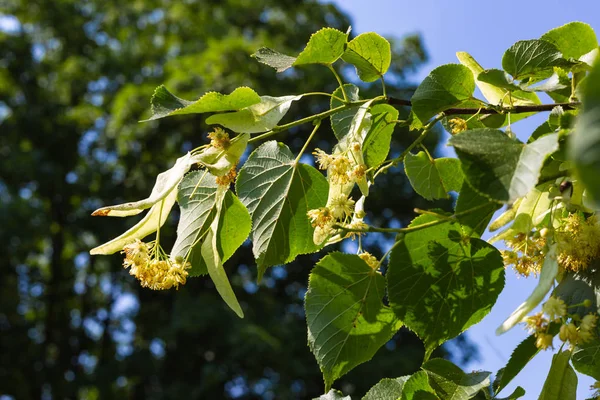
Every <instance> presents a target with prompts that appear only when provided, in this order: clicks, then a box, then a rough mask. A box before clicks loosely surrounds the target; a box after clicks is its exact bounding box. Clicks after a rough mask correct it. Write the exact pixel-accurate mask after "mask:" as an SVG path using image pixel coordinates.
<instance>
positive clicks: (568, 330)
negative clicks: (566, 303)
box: [558, 322, 579, 346]
mask: <svg viewBox="0 0 600 400" xmlns="http://www.w3.org/2000/svg"><path fill="white" fill-rule="evenodd" d="M558 338H559V339H560V340H562V341H563V342H566V341H569V343H571V345H572V346H574V345H576V344H577V341H578V340H579V332H577V327H576V326H575V324H574V323H572V322H571V323H569V324H565V325H562V326H561V327H560V332H559V333H558Z"/></svg>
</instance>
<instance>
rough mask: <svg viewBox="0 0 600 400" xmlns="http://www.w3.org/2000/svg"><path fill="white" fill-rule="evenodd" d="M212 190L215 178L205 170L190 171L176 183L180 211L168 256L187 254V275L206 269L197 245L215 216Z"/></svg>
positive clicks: (215, 191)
mask: <svg viewBox="0 0 600 400" xmlns="http://www.w3.org/2000/svg"><path fill="white" fill-rule="evenodd" d="M216 194H217V182H216V180H215V177H214V176H213V175H211V174H210V173H208V172H207V171H193V172H190V173H189V174H187V175H186V176H185V177H184V178H183V179H182V180H181V183H180V184H179V193H178V194H177V202H178V203H179V208H180V209H181V214H180V216H179V224H178V225H177V239H176V240H175V244H174V245H173V250H171V256H172V257H184V258H186V257H187V260H188V261H189V262H190V263H191V264H192V269H191V270H190V272H189V273H190V276H199V275H204V274H207V273H208V271H207V270H206V263H205V262H204V260H203V259H202V255H201V254H200V248H201V246H202V243H203V242H204V238H206V233H207V231H208V229H209V227H210V224H211V223H212V221H213V220H214V218H215V213H216V210H215V201H216ZM190 252H191V253H190ZM188 253H189V255H188Z"/></svg>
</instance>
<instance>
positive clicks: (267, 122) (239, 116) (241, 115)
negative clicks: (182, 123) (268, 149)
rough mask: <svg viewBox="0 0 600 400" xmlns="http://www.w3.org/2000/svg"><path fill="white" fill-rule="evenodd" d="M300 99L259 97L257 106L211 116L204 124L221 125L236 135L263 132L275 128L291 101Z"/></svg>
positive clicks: (297, 97)
mask: <svg viewBox="0 0 600 400" xmlns="http://www.w3.org/2000/svg"><path fill="white" fill-rule="evenodd" d="M301 98H302V95H299V96H282V97H271V96H261V98H260V103H258V104H254V105H251V106H249V107H247V108H244V109H243V110H240V111H236V112H231V113H225V114H215V115H211V116H210V117H208V118H207V119H206V123H207V124H209V125H222V126H224V127H225V128H228V129H231V130H232V131H234V132H238V133H259V132H265V131H268V130H271V129H273V128H274V127H275V126H277V124H278V123H279V121H281V118H283V116H284V115H285V114H286V113H287V111H288V110H289V109H290V106H291V105H292V101H297V100H300V99H301Z"/></svg>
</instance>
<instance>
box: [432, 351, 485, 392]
mask: <svg viewBox="0 0 600 400" xmlns="http://www.w3.org/2000/svg"><path fill="white" fill-rule="evenodd" d="M421 368H423V370H424V371H425V372H427V376H428V377H429V384H430V385H431V387H432V388H433V390H435V392H436V393H437V395H438V397H440V398H442V399H453V400H468V399H472V398H473V397H475V396H476V395H477V393H478V392H479V391H480V390H481V389H485V388H487V387H488V386H489V385H490V375H491V373H490V372H485V371H484V372H473V373H470V374H465V373H464V372H463V371H462V370H461V369H460V368H459V367H457V366H456V365H454V364H452V363H451V362H450V361H447V360H444V359H442V358H434V359H433V360H429V361H427V362H426V363H425V364H423V366H422V367H421Z"/></svg>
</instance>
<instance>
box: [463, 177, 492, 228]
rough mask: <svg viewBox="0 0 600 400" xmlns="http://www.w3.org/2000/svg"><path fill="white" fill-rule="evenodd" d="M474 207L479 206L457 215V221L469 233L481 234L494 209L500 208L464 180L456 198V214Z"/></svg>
mask: <svg viewBox="0 0 600 400" xmlns="http://www.w3.org/2000/svg"><path fill="white" fill-rule="evenodd" d="M475 207H480V208H478V209H477V210H476V211H473V212H470V213H468V214H464V215H461V216H459V217H458V222H459V223H460V224H461V225H462V226H463V229H465V230H467V231H468V232H470V234H471V235H477V236H481V235H483V232H484V231H485V228H486V227H487V226H488V224H489V223H490V221H491V219H492V216H493V215H494V213H495V212H496V210H497V209H499V208H500V204H498V203H496V202H494V201H491V200H490V199H488V198H487V197H485V196H481V195H480V194H478V193H477V192H476V191H475V190H473V188H472V187H471V186H470V185H469V184H468V183H467V182H464V183H463V185H462V187H461V189H460V191H459V195H458V199H457V200H456V209H455V212H456V213H457V214H458V213H462V212H465V211H468V210H471V209H473V208H475Z"/></svg>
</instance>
